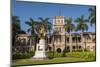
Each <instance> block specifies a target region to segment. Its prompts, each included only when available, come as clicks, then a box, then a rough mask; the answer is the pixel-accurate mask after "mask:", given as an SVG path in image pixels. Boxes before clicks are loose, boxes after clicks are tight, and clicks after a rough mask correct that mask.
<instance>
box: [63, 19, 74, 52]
mask: <svg viewBox="0 0 100 67" xmlns="http://www.w3.org/2000/svg"><path fill="white" fill-rule="evenodd" d="M65 22H66V23H65V26H64V27H65V31H66V32H67V33H68V34H69V42H70V52H72V37H71V32H72V31H73V30H74V29H75V25H74V24H73V23H72V18H68V19H65ZM65 49H66V33H65Z"/></svg>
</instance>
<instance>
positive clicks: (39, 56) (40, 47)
mask: <svg viewBox="0 0 100 67" xmlns="http://www.w3.org/2000/svg"><path fill="white" fill-rule="evenodd" d="M33 59H36V60H44V59H47V56H46V51H45V40H44V39H40V40H39V44H36V51H35V55H34V56H33Z"/></svg>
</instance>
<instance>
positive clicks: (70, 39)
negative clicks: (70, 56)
mask: <svg viewBox="0 0 100 67" xmlns="http://www.w3.org/2000/svg"><path fill="white" fill-rule="evenodd" d="M69 37H70V38H69V41H70V52H72V37H71V33H69Z"/></svg>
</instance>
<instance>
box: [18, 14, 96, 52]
mask: <svg viewBox="0 0 100 67" xmlns="http://www.w3.org/2000/svg"><path fill="white" fill-rule="evenodd" d="M64 18H65V17H64V16H55V17H54V18H53V34H52V36H50V38H48V40H46V42H47V45H48V48H47V50H48V51H55V52H63V51H64V49H65V47H66V49H67V50H70V48H72V51H77V50H82V48H84V49H85V50H89V51H95V48H96V34H95V32H84V33H83V38H81V35H80V33H72V35H71V41H72V43H71V45H70V42H69V34H65V29H64V25H65V22H64ZM81 39H82V40H83V44H82V45H81ZM17 40H20V41H22V42H23V40H24V41H25V42H26V43H28V45H27V46H30V47H29V48H30V49H33V50H34V45H35V44H36V43H34V42H35V41H34V39H33V38H32V36H28V35H27V34H20V35H18V37H17ZM65 43H66V44H65Z"/></svg>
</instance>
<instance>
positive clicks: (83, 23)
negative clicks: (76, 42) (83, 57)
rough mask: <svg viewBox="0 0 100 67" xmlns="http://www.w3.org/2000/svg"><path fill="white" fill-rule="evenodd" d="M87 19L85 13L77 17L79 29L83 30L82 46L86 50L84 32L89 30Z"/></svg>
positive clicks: (77, 28)
mask: <svg viewBox="0 0 100 67" xmlns="http://www.w3.org/2000/svg"><path fill="white" fill-rule="evenodd" d="M87 21H88V20H87V19H84V15H81V16H80V17H78V18H76V20H75V22H77V27H76V30H77V31H79V30H80V31H81V47H82V50H83V51H84V48H83V46H84V44H83V32H84V31H87V30H88V25H87V23H86V22H87Z"/></svg>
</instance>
